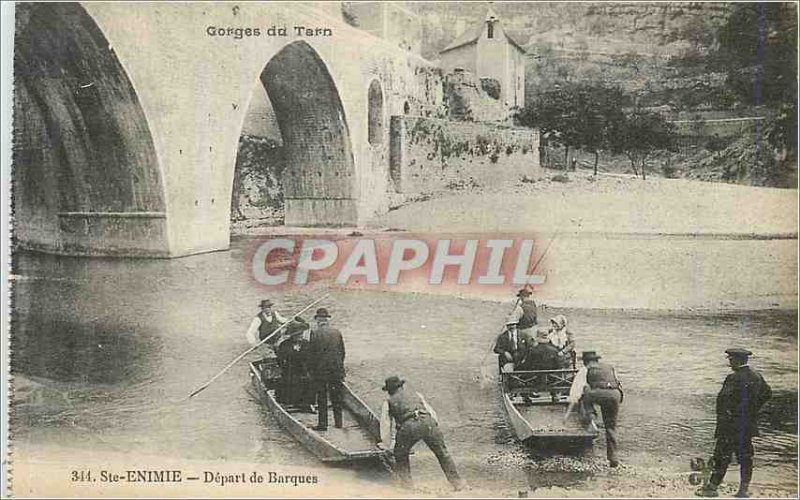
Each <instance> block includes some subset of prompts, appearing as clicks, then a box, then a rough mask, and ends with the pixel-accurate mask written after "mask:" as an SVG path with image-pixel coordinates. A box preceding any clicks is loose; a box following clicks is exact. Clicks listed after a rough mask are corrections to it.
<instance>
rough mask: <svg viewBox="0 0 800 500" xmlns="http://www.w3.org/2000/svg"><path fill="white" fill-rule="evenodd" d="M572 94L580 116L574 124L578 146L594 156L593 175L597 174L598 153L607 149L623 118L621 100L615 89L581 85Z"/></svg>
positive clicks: (621, 95) (623, 99) (619, 92)
mask: <svg viewBox="0 0 800 500" xmlns="http://www.w3.org/2000/svg"><path fill="white" fill-rule="evenodd" d="M575 95H576V98H577V102H576V107H577V109H578V114H579V115H580V116H582V119H581V120H580V121H579V122H578V123H577V132H578V133H577V138H578V146H579V147H580V148H582V149H584V150H586V151H588V152H590V153H594V175H597V164H598V162H599V160H600V151H601V150H603V149H606V148H610V147H611V145H612V142H613V137H612V134H613V133H614V130H616V129H617V128H619V124H620V123H621V122H622V120H624V119H625V115H624V114H623V112H622V106H623V104H624V103H625V97H624V95H623V93H622V91H621V90H620V89H618V88H607V87H603V86H600V85H581V86H579V87H578V88H577V89H576V92H575Z"/></svg>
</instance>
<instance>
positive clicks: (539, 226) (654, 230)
mask: <svg viewBox="0 0 800 500" xmlns="http://www.w3.org/2000/svg"><path fill="white" fill-rule="evenodd" d="M569 179H570V182H566V183H563V182H554V181H551V180H548V179H543V180H541V181H537V182H534V183H522V182H509V183H507V184H504V185H500V186H496V187H491V188H476V189H474V190H470V191H461V192H454V193H450V194H441V195H440V196H437V197H436V198H434V199H431V200H429V201H423V202H417V203H411V204H408V205H405V206H403V207H402V208H400V209H398V210H393V211H390V212H389V213H387V214H385V215H384V216H382V217H379V218H377V219H376V220H375V221H374V222H373V223H371V224H370V227H374V228H400V229H404V230H408V231H434V232H447V231H454V232H459V231H465V232H466V231H475V230H481V229H482V230H494V231H507V232H525V231H527V232H531V231H534V232H554V231H560V232H563V233H603V234H648V235H717V236H720V237H725V236H728V237H742V236H758V237H794V238H796V237H797V190H793V189H774V188H758V187H750V186H740V185H734V184H720V183H709V182H699V181H691V180H685V179H664V178H651V179H648V180H646V181H642V180H641V179H636V178H633V177H630V176H620V175H601V176H599V177H598V178H596V179H594V178H593V177H592V176H591V175H588V174H586V173H583V172H578V173H571V174H570V176H569Z"/></svg>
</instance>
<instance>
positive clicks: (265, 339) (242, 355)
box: [186, 293, 330, 399]
mask: <svg viewBox="0 0 800 500" xmlns="http://www.w3.org/2000/svg"><path fill="white" fill-rule="evenodd" d="M328 296H330V294H329V293H326V294H325V295H323V296H322V297H320V298H318V299H317V300H315V301H314V302H312V303H310V304H309V305H307V306H305V307H304V308H302V309H300V310H299V311H298V312H297V313H295V314H294V316H292V317H291V318H289V319H288V320H286V323H284V324H282V325H281V326H279V327H278V328H277V329H275V331H274V332H272V333H271V334H269V335H267V336H266V337H264V339H263V340H261V341H260V342H259V343H258V344H256V345H254V346H253V347H251V348H250V349H248V350H246V351H244V352H243V353H241V354H240V355H238V356H236V358H235V359H234V360H233V361H231V362H230V363H228V365H227V366H225V368H223V369H222V370H220V371H219V372H218V373H217V374H216V375H214V376H213V377H211V378H210V379H209V381H208V382H206V383H205V384H203V385H201V386H200V387H199V388H198V389H197V390H195V391H194V392H193V393H191V394H189V395H188V396H187V397H186V399H190V398H192V397H193V396H196V395H197V394H199V393H200V392H202V391H204V390H205V389H206V388H207V387H208V386H209V385H211V383H212V382H214V381H215V380H217V379H218V378H219V377H220V375H222V374H223V373H225V372H226V371H228V368H230V367H231V366H233V365H235V364H236V363H237V362H238V361H239V360H240V359H242V358H243V357H245V356H246V355H248V354H249V353H251V352H253V351H254V350H256V349H257V348H258V347H259V346H260V345H261V344H263V343H264V342H266V341H267V340H269V339H271V338H272V337H274V336H275V335H277V334H278V332H280V331H281V330H283V329H284V328H286V326H287V325H289V323H291V322H292V321H294V320H295V318H297V317H298V316H300V315H301V314H303V313H304V312H306V311H307V310H309V309H311V308H312V307H313V306H314V305H315V304H318V303H319V302H322V300H323V299H325V298H326V297H328Z"/></svg>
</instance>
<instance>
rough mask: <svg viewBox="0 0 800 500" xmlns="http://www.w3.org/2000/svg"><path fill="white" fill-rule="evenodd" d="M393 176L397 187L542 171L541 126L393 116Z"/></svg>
mask: <svg viewBox="0 0 800 500" xmlns="http://www.w3.org/2000/svg"><path fill="white" fill-rule="evenodd" d="M390 128H391V130H390V132H389V134H390V137H391V148H390V149H391V152H390V177H391V182H392V184H393V186H394V188H395V190H396V191H397V192H398V193H401V194H414V193H422V192H431V191H435V190H438V189H444V188H447V189H459V188H462V187H474V186H490V185H493V184H497V183H502V182H504V181H508V180H511V179H520V178H522V176H528V177H532V178H536V177H539V176H540V175H541V174H542V172H541V167H540V165H539V132H538V131H537V130H532V129H524V128H514V127H508V126H503V125H498V124H491V123H475V122H454V121H448V120H440V119H434V118H423V117H410V116H393V117H392V119H391V127H390Z"/></svg>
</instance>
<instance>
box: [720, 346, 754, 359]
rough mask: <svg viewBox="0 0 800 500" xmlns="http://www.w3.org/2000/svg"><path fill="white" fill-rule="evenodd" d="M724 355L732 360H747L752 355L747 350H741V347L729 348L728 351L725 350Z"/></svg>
mask: <svg viewBox="0 0 800 500" xmlns="http://www.w3.org/2000/svg"><path fill="white" fill-rule="evenodd" d="M725 354H727V355H728V356H729V357H734V358H747V357H748V356H752V355H753V353H752V352H750V351H748V350H747V349H742V348H741V347H731V348H730V349H725Z"/></svg>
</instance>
